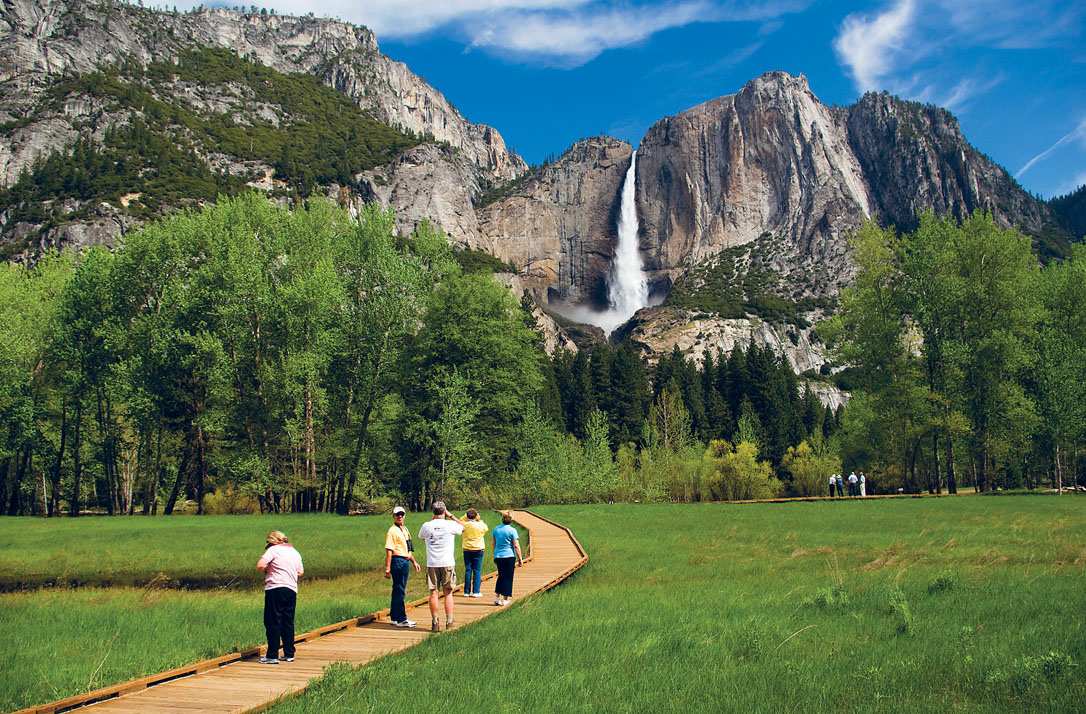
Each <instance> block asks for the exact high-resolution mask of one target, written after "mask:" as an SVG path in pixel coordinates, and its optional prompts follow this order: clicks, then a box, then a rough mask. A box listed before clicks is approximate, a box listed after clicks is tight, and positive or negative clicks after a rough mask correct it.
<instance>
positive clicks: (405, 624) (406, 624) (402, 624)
mask: <svg viewBox="0 0 1086 714" xmlns="http://www.w3.org/2000/svg"><path fill="white" fill-rule="evenodd" d="M416 624H417V623H416V622H415V621H414V620H403V621H401V622H397V623H396V627H414V626H415V625H416Z"/></svg>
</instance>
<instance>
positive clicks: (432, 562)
mask: <svg viewBox="0 0 1086 714" xmlns="http://www.w3.org/2000/svg"><path fill="white" fill-rule="evenodd" d="M463 532H464V527H463V526H462V525H460V524H459V523H457V522H456V521H454V520H451V519H448V518H445V519H441V518H435V519H434V520H432V521H426V522H425V523H423V524H422V528H420V529H419V538H421V539H422V540H424V541H426V567H427V568H451V567H453V566H455V565H456V556H455V554H454V552H453V550H454V548H455V546H456V536H458V535H460V534H461V533H463Z"/></svg>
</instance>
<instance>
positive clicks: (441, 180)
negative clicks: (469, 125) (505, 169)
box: [358, 144, 479, 246]
mask: <svg viewBox="0 0 1086 714" xmlns="http://www.w3.org/2000/svg"><path fill="white" fill-rule="evenodd" d="M358 190H359V195H360V198H361V200H363V201H366V202H373V201H376V202H377V203H378V204H380V205H381V206H382V207H384V208H392V209H393V210H394V211H395V213H396V230H397V231H398V232H399V233H400V234H401V235H410V234H411V233H412V231H414V230H415V227H416V226H417V225H418V224H419V223H421V222H422V221H423V220H428V221H429V222H430V223H431V224H432V225H434V226H439V227H441V228H442V229H443V230H444V231H445V233H446V234H447V235H448V236H449V237H450V239H451V240H452V241H453V242H455V243H458V244H460V245H465V246H473V245H475V244H476V243H477V242H478V232H477V230H476V228H477V219H476V216H475V206H474V204H473V202H472V201H473V199H474V197H475V196H476V195H477V194H478V192H479V177H478V171H477V169H476V167H475V166H474V165H473V164H471V163H470V162H469V161H468V159H467V158H466V157H464V156H463V155H462V154H461V153H460V152H457V151H454V150H453V149H452V148H451V147H448V146H437V145H434V144H422V145H420V146H416V147H415V148H414V149H411V150H409V151H405V152H404V153H402V154H400V155H399V156H398V157H396V158H395V159H394V160H393V161H392V162H391V163H388V164H385V165H384V166H379V167H377V168H375V169H372V170H370V171H364V172H362V174H361V175H360V176H359V177H358Z"/></svg>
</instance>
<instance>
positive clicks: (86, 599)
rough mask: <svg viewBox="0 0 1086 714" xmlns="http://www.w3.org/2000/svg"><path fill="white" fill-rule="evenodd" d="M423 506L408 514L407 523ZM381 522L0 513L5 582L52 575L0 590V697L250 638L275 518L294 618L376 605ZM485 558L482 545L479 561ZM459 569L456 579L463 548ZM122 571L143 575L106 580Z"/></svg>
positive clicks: (380, 605)
mask: <svg viewBox="0 0 1086 714" xmlns="http://www.w3.org/2000/svg"><path fill="white" fill-rule="evenodd" d="M482 516H483V520H485V521H486V522H487V523H488V524H489V525H490V526H491V528H493V527H494V526H496V525H497V524H499V523H500V522H501V518H500V516H499V515H498V514H497V513H494V512H483V513H482ZM427 519H428V515H427V514H409V515H408V518H407V526H408V528H409V529H410V530H411V531H412V536H415V535H416V534H417V533H418V529H419V528H420V527H421V526H422V523H423V522H424V521H425V520H427ZM390 523H391V520H390V518H389V517H388V516H367V517H350V518H344V517H337V516H328V515H292V516H204V517H189V516H178V517H170V518H165V517H159V518H142V517H131V518H129V517H117V518H78V519H34V518H3V519H0V554H2V557H0V570H2V572H3V574H4V577H5V578H6V583H7V584H8V586H9V587H10V586H11V585H12V584H13V583H19V582H21V583H28V582H39V583H40V582H60V583H63V584H62V585H60V586H55V587H48V588H41V589H33V590H25V591H21V592H9V593H6V594H2V595H0V651H3V652H4V653H7V654H6V655H5V656H3V657H0V711H11V710H14V709H21V708H24V707H28V706H31V705H33V704H41V703H45V702H49V701H53V700H55V699H60V698H63V697H68V696H72V695H74V694H78V693H80V692H86V691H90V690H93V689H97V688H99V687H103V686H106V685H109V684H116V683H119V682H124V681H127V680H129V679H133V678H136V677H139V676H143V675H147V674H153V673H155V672H160V671H164V670H167V669H171V668H173V667H179V666H182V665H185V664H191V663H193V662H197V661H199V660H201V659H207V658H209V657H214V656H218V655H223V654H228V653H230V652H236V651H238V650H241V649H246V648H249V647H253V646H256V645H259V644H262V643H263V641H264V627H263V616H262V613H263V606H264V599H263V580H262V576H261V574H260V572H259V571H258V570H257V569H256V561H257V559H258V558H259V557H260V554H261V553H262V552H263V543H264V536H265V535H266V534H267V532H268V531H270V530H272V529H273V528H275V529H278V530H282V531H283V532H285V533H286V534H287V536H288V537H290V539H291V541H292V542H293V544H294V545H295V546H296V547H297V548H298V550H299V552H300V553H301V554H302V559H303V561H304V563H305V568H306V572H305V575H304V576H303V578H302V581H301V583H300V592H299V596H298V611H297V616H296V619H295V629H296V631H297V632H305V631H307V630H311V629H314V628H316V627H320V626H322V625H328V624H331V623H333V622H339V621H342V620H346V619H348V618H351V617H356V616H359V615H365V614H368V613H371V612H375V611H377V610H382V609H385V608H387V607H388V604H389V603H388V597H389V590H390V585H389V581H388V580H385V579H384V577H383V571H384V558H385V556H384V553H385V551H384V536H385V532H386V531H387V530H388V526H389V525H390ZM521 537H522V538H524V539H525V540H523V541H522V542H523V543H527V539H526V536H524V535H523V534H522V536H521ZM487 547H488V550H489V548H490V545H489V542H488V546H487ZM424 551H425V547H424V546H423V545H422V544H419V549H418V551H417V552H416V558H418V560H419V563H420V564H422V565H423V566H424V567H425V564H426V560H425V552H424ZM458 560H459V554H458ZM493 569H494V564H493V561H491V560H489V559H487V558H484V559H483V570H484V572H489V571H491V570H493ZM457 572H458V582H462V580H463V563H462V562H458V564H457ZM132 583H143V584H144V585H143V587H119V586H117V585H118V584H123V585H126V586H127V585H131V584H132ZM74 584H79V585H85V586H87V587H73V585H74ZM102 585H112V586H114V587H100V586H102ZM178 586H182V588H183V589H176V588H177V587H178ZM426 594H427V591H426V579H425V577H424V574H421V573H420V574H412V576H411V577H410V578H409V579H408V589H407V599H408V600H409V601H410V600H417V599H419V598H422V597H425V595H426Z"/></svg>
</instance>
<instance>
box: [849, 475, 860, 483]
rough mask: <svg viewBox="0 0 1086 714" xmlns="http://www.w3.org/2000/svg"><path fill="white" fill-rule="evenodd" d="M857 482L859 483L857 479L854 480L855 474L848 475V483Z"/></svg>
mask: <svg viewBox="0 0 1086 714" xmlns="http://www.w3.org/2000/svg"><path fill="white" fill-rule="evenodd" d="M857 481H859V479H858V478H856V474H849V475H848V482H849V483H856V482H857Z"/></svg>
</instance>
